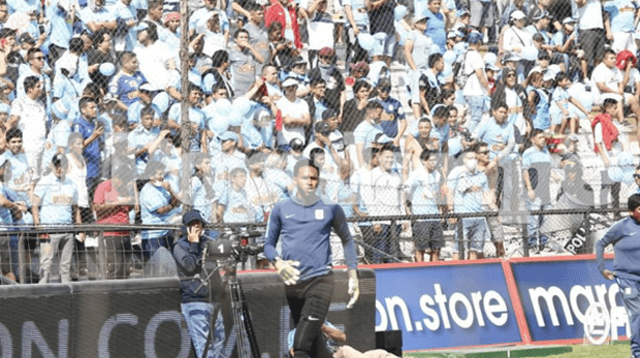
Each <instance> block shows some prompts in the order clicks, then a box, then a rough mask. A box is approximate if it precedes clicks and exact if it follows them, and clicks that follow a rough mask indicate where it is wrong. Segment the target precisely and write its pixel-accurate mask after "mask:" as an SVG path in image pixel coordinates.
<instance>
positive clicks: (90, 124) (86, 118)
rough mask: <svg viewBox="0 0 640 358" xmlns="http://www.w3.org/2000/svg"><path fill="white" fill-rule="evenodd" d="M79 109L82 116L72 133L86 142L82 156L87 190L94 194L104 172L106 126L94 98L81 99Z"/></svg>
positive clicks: (74, 125) (76, 122)
mask: <svg viewBox="0 0 640 358" xmlns="http://www.w3.org/2000/svg"><path fill="white" fill-rule="evenodd" d="M78 108H80V115H81V116H80V118H78V119H76V120H75V121H74V123H73V127H72V131H73V132H80V133H81V134H82V138H83V140H84V141H83V143H82V145H83V150H82V156H83V157H84V160H85V162H86V163H87V189H88V191H89V193H92V194H93V193H95V192H96V188H97V187H98V184H99V182H100V173H101V172H102V171H101V167H102V163H101V162H102V160H101V157H100V148H101V147H102V145H103V144H104V126H103V124H102V123H101V122H99V121H98V120H97V118H98V105H97V104H96V101H95V99H94V98H92V97H82V98H80V101H79V102H78ZM91 199H93V198H91Z"/></svg>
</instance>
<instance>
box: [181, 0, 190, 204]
mask: <svg viewBox="0 0 640 358" xmlns="http://www.w3.org/2000/svg"><path fill="white" fill-rule="evenodd" d="M180 74H181V78H180V88H181V90H180V95H181V96H182V101H180V103H181V108H180V109H181V113H180V120H181V123H182V125H181V127H182V129H181V131H180V132H181V133H180V143H181V147H182V153H183V157H182V178H181V180H180V182H181V185H180V187H181V188H182V189H187V190H181V191H182V192H183V193H184V194H185V195H187V196H188V195H189V194H190V193H191V190H188V189H189V184H190V180H189V177H190V175H189V174H190V172H189V160H185V159H186V158H187V156H185V154H186V153H189V149H190V148H189V147H190V146H191V143H190V142H191V141H190V137H191V123H190V122H189V99H188V96H189V1H188V0H181V1H180Z"/></svg>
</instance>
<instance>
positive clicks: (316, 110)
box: [305, 77, 328, 123]
mask: <svg viewBox="0 0 640 358" xmlns="http://www.w3.org/2000/svg"><path fill="white" fill-rule="evenodd" d="M310 89H311V93H309V95H308V96H307V97H306V98H305V100H306V101H307V104H309V113H310V114H311V116H312V118H311V122H312V123H315V122H317V121H318V120H321V119H322V113H324V111H325V110H326V109H327V108H328V106H327V101H326V99H325V95H326V92H327V82H325V80H323V79H322V78H320V77H316V78H314V79H313V81H312V82H311V84H310Z"/></svg>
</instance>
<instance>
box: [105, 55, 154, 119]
mask: <svg viewBox="0 0 640 358" xmlns="http://www.w3.org/2000/svg"><path fill="white" fill-rule="evenodd" d="M138 66H139V63H138V57H137V56H136V54H135V53H133V52H129V51H125V52H123V53H122V54H121V55H120V71H119V72H118V73H117V74H116V75H115V76H113V77H112V78H111V81H110V82H109V93H110V94H112V95H114V96H115V97H116V98H117V100H118V102H117V103H118V108H120V109H122V110H128V109H129V106H131V104H132V103H134V102H137V101H138V100H140V93H139V91H138V88H139V87H140V85H142V84H143V83H146V82H147V79H146V77H145V76H144V74H142V72H140V71H139V69H138Z"/></svg>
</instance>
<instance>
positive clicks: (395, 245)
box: [388, 220, 400, 259]
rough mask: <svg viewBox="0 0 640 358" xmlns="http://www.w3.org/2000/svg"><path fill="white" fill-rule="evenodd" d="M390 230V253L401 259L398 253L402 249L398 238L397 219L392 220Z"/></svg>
mask: <svg viewBox="0 0 640 358" xmlns="http://www.w3.org/2000/svg"><path fill="white" fill-rule="evenodd" d="M389 230H390V231H391V245H390V249H391V250H390V251H391V252H388V254H390V255H391V256H393V257H394V258H395V259H400V255H399V254H398V251H400V242H399V240H398V232H397V230H396V221H395V220H391V226H390V227H389Z"/></svg>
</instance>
